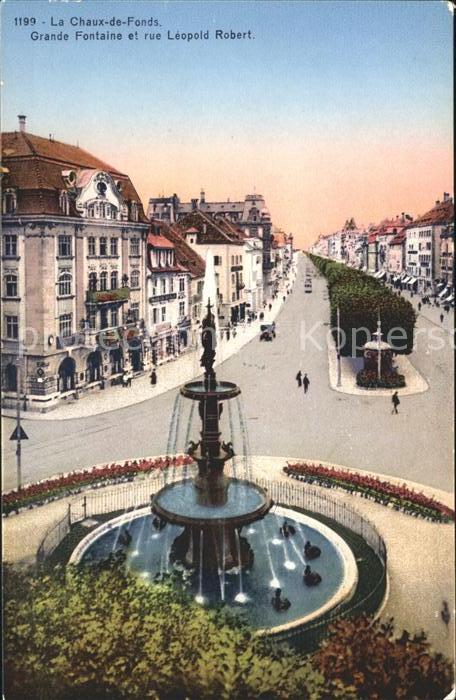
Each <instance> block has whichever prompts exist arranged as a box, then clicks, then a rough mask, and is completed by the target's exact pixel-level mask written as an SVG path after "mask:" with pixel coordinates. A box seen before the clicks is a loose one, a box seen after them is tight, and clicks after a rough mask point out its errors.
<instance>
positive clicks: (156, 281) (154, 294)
mask: <svg viewBox="0 0 456 700" xmlns="http://www.w3.org/2000/svg"><path fill="white" fill-rule="evenodd" d="M157 285H158V280H157V278H156V277H154V279H153V280H152V296H153V297H156V296H157V294H158V288H157Z"/></svg>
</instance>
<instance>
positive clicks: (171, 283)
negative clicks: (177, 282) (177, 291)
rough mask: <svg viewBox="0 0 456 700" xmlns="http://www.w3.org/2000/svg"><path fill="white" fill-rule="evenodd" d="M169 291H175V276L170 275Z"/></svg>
mask: <svg viewBox="0 0 456 700" xmlns="http://www.w3.org/2000/svg"><path fill="white" fill-rule="evenodd" d="M169 291H170V292H174V277H170V279H169Z"/></svg>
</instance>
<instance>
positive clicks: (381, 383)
mask: <svg viewBox="0 0 456 700" xmlns="http://www.w3.org/2000/svg"><path fill="white" fill-rule="evenodd" d="M356 383H357V385H358V386H361V387H364V388H365V389H381V388H383V389H402V388H403V387H404V386H405V377H404V375H403V374H397V373H396V372H390V373H389V374H382V375H380V380H379V379H378V375H377V372H374V371H372V370H367V369H362V370H361V371H360V372H358V374H357V375H356Z"/></svg>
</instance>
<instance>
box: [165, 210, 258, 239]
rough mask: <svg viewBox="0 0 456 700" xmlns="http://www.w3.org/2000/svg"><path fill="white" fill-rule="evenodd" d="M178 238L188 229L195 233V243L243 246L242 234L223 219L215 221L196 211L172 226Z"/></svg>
mask: <svg viewBox="0 0 456 700" xmlns="http://www.w3.org/2000/svg"><path fill="white" fill-rule="evenodd" d="M172 228H173V230H174V231H176V233H178V234H179V235H180V236H183V235H185V233H187V232H188V230H189V229H190V228H192V229H196V231H197V242H198V243H208V244H221V243H224V244H229V245H243V243H244V234H242V232H241V231H239V230H238V229H236V228H235V227H234V226H233V225H232V224H229V223H228V222H227V221H225V220H224V219H215V218H213V217H211V216H207V215H206V214H204V213H203V212H202V211H199V210H196V211H192V212H190V213H189V214H186V215H185V216H184V217H183V218H182V219H179V221H177V222H176V223H175V224H173V226H172Z"/></svg>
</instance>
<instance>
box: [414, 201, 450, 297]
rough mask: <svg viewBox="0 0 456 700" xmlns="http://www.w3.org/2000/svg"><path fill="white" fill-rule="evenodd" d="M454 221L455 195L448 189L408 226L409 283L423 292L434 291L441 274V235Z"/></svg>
mask: <svg viewBox="0 0 456 700" xmlns="http://www.w3.org/2000/svg"><path fill="white" fill-rule="evenodd" d="M453 222H454V204H453V199H452V198H451V197H450V196H449V194H448V193H447V192H445V193H444V196H443V201H442V202H440V201H436V203H435V206H434V207H433V208H432V209H430V210H429V211H428V212H426V214H423V216H420V217H419V218H418V219H416V220H415V221H413V222H412V223H411V224H409V226H407V228H406V232H407V244H406V261H405V262H406V271H407V274H408V276H409V277H408V280H407V284H408V285H409V286H410V287H411V288H414V289H417V290H418V291H420V292H427V291H434V288H435V284H436V280H438V279H439V278H440V275H441V268H440V257H441V256H440V245H441V238H440V235H441V233H442V231H444V230H445V229H446V228H447V227H448V226H449V225H451V224H452V223H453Z"/></svg>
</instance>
